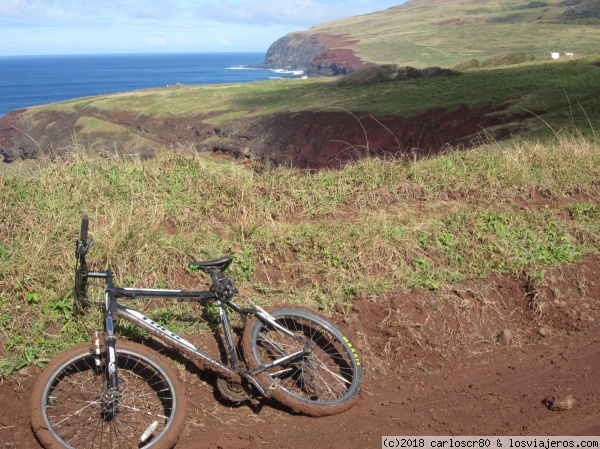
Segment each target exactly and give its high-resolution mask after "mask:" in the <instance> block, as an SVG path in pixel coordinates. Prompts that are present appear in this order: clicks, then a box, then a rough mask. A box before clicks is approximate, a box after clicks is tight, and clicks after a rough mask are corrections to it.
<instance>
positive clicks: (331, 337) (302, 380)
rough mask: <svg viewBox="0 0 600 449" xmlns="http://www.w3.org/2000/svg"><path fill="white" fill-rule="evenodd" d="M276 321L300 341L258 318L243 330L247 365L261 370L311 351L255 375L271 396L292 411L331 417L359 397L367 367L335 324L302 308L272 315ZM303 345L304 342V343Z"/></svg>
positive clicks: (277, 310)
mask: <svg viewBox="0 0 600 449" xmlns="http://www.w3.org/2000/svg"><path fill="white" fill-rule="evenodd" d="M271 315H272V316H273V317H274V318H275V319H276V321H277V323H278V324H279V325H280V326H282V327H284V328H286V329H288V330H289V331H291V332H292V333H293V334H295V335H296V336H298V337H300V340H302V341H298V340H297V339H295V338H293V337H291V336H289V335H288V334H286V333H284V332H283V331H281V330H279V329H276V328H275V327H274V326H272V325H270V324H267V323H263V322H262V321H261V320H259V319H258V318H254V319H253V320H252V321H251V322H250V323H248V325H247V326H246V329H245V330H244V337H243V348H244V355H245V358H246V362H247V363H248V365H249V367H250V368H251V369H257V368H259V367H262V366H266V365H268V364H270V363H272V362H273V361H274V360H277V359H280V358H282V357H285V356H287V355H289V354H293V353H295V352H298V351H302V350H303V349H305V348H306V347H307V346H306V345H308V346H310V347H311V350H310V352H309V353H308V354H306V355H304V356H301V357H300V358H299V359H294V360H291V361H290V362H287V363H284V364H281V365H277V366H273V367H271V368H268V369H267V370H266V371H263V372H261V373H259V374H258V375H257V377H258V379H259V380H260V381H261V382H262V384H263V385H264V386H265V387H266V388H269V389H271V390H272V393H271V395H272V397H273V398H274V399H276V400H277V401H279V402H281V403H282V404H284V405H287V406H288V407H290V408H292V409H293V410H295V411H297V412H300V413H305V414H308V415H312V416H324V415H333V414H336V413H340V412H343V411H344V410H347V409H348V408H350V407H351V406H352V405H353V404H354V402H355V401H356V400H357V399H358V392H359V390H360V386H361V384H362V379H363V369H362V365H361V362H360V358H359V355H358V352H357V351H356V348H355V347H354V346H353V345H352V343H350V340H349V339H348V338H347V337H345V336H344V335H343V334H342V333H341V332H340V331H339V330H338V329H337V328H336V327H335V326H334V325H333V324H332V323H330V322H329V321H327V320H326V319H324V318H322V317H320V316H319V315H317V314H315V313H312V312H309V311H308V310H304V309H299V308H292V307H286V308H280V309H275V310H273V311H272V312H271ZM303 342H304V343H303Z"/></svg>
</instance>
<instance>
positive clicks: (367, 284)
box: [0, 133, 600, 376]
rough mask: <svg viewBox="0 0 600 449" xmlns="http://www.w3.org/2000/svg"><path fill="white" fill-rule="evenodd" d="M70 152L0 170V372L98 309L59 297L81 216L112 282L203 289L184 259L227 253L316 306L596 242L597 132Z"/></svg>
mask: <svg viewBox="0 0 600 449" xmlns="http://www.w3.org/2000/svg"><path fill="white" fill-rule="evenodd" d="M83 154H84V152H83V151H79V152H75V156H73V157H71V158H68V159H64V160H59V161H58V162H57V163H55V164H51V165H42V166H40V167H39V169H38V170H37V171H36V172H35V173H31V174H28V173H17V174H13V175H9V176H4V177H0V231H1V232H0V304H1V305H2V307H1V309H0V310H2V312H1V313H0V330H1V333H0V338H1V344H0V375H3V376H5V375H8V374H9V373H11V372H13V371H14V370H16V369H19V368H20V367H22V366H26V365H34V364H38V365H43V364H45V363H46V362H47V360H48V359H50V358H51V357H52V356H53V355H54V354H56V353H57V352H58V351H60V350H62V349H64V348H66V347H68V346H71V345H72V344H74V343H76V342H79V341H83V340H87V339H88V338H89V334H90V332H91V331H93V330H94V329H95V328H96V323H99V322H100V321H99V319H98V311H97V310H96V309H95V310H93V311H92V312H90V315H91V316H88V320H87V322H88V323H94V324H88V325H87V326H84V325H82V321H81V320H80V319H76V318H75V317H74V315H73V309H72V303H71V296H70V295H71V293H70V291H71V288H72V274H73V273H72V272H73V245H74V240H75V239H76V238H77V233H78V225H79V222H80V217H81V216H82V215H83V214H88V215H89V216H90V234H91V235H92V236H93V238H94V240H95V244H94V246H93V248H92V251H91V253H90V255H89V258H88V260H89V263H90V265H91V266H92V267H93V268H97V269H105V268H108V267H111V268H112V269H113V270H115V272H116V279H117V282H118V283H119V284H120V285H127V286H130V285H137V286H144V287H163V288H164V287H166V288H181V287H184V288H203V287H205V286H206V282H207V281H208V280H207V279H206V278H204V277H202V275H199V274H197V273H191V272H189V271H188V270H187V269H186V267H187V264H188V263H189V262H190V261H193V260H198V259H210V258H215V257H219V256H221V255H223V254H226V253H227V254H232V255H233V256H234V257H235V261H234V264H233V265H232V268H231V276H232V277H233V278H234V279H235V280H236V282H237V284H238V286H239V287H240V290H241V291H242V293H243V295H244V296H249V297H252V298H254V299H255V300H256V301H257V302H258V303H259V304H264V305H270V304H303V305H305V306H307V307H310V308H313V309H321V310H330V309H333V308H335V307H336V305H338V304H339V305H341V307H342V308H343V310H348V307H349V305H351V304H352V301H353V300H354V299H355V297H356V295H357V294H358V293H359V292H368V294H369V295H371V296H373V295H375V296H377V295H386V294H390V293H393V292H395V291H398V290H410V289H413V288H419V289H426V290H438V291H444V290H447V289H449V288H452V286H453V285H456V284H457V283H459V282H461V281H464V280H469V279H481V278H483V277H485V276H489V274H490V273H496V274H498V275H505V276H514V277H520V276H526V277H528V278H530V279H533V280H534V281H535V282H540V283H542V282H543V279H544V275H545V273H546V271H547V270H549V269H551V268H553V267H556V266H559V265H560V264H563V263H568V262H576V261H578V260H579V259H580V258H581V257H582V256H583V255H585V254H586V253H590V252H593V253H598V252H599V250H600V237H599V236H600V232H599V229H598V224H597V223H598V217H599V215H600V212H599V211H600V204H599V199H600V196H599V192H598V189H599V181H598V180H600V146H599V145H598V143H597V142H596V141H594V140H593V139H592V138H583V137H580V136H578V135H577V134H575V135H573V134H569V133H557V135H556V138H555V139H554V140H553V141H552V142H549V143H545V144H541V143H539V142H535V141H522V142H516V141H513V142H512V143H507V144H491V145H487V146H482V147H480V148H478V149H475V150H469V151H452V152H450V153H448V154H445V155H442V156H439V157H432V158H427V159H423V160H417V161H408V160H404V159H397V160H381V159H371V160H364V161H361V162H357V163H355V164H352V165H348V166H347V167H345V168H343V169H341V170H323V171H320V172H316V173H310V172H303V171H299V170H293V169H288V168H278V169H274V170H270V171H268V170H267V171H261V172H257V171H254V170H253V169H252V167H251V166H250V167H249V166H239V165H237V164H235V163H216V162H213V161H210V160H208V159H206V158H203V157H200V156H199V155H198V154H196V153H195V152H193V151H189V150H187V149H185V148H182V149H181V150H180V151H177V152H164V153H160V154H159V156H158V157H157V158H155V159H151V160H140V159H136V158H107V159H94V158H90V157H88V156H85V155H83ZM92 293H93V296H92V297H93V298H94V299H95V300H96V301H101V300H102V298H101V289H94V288H92ZM136 307H140V308H141V309H142V310H145V311H146V313H148V314H150V315H151V316H152V317H153V319H156V320H159V321H160V322H163V323H165V324H169V325H171V326H173V328H174V329H175V330H177V331H182V332H186V333H196V332H201V331H202V329H205V328H206V326H205V325H204V323H205V322H206V321H205V320H206V319H207V318H206V317H205V316H203V315H202V313H201V310H199V309H198V308H197V307H195V306H192V305H190V304H188V303H179V302H176V303H172V304H168V303H166V302H160V301H159V302H154V301H153V302H150V301H147V302H144V301H142V300H139V301H138V302H137V304H136ZM186 317H187V318H186ZM190 317H191V318H190ZM121 331H122V332H126V333H131V332H133V331H132V330H131V329H127V328H123V329H121Z"/></svg>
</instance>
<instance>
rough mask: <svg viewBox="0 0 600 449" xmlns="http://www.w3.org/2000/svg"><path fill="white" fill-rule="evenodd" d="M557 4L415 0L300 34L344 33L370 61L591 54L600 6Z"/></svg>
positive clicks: (431, 62) (599, 29) (425, 62)
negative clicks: (522, 52) (510, 55)
mask: <svg viewBox="0 0 600 449" xmlns="http://www.w3.org/2000/svg"><path fill="white" fill-rule="evenodd" d="M565 3H566V2H559V1H557V0H550V1H543V2H531V1H529V0H483V1H477V2H473V1H471V0H409V1H408V2H406V3H405V4H403V5H400V6H397V7H394V8H390V9H388V10H386V11H381V12H377V13H373V14H369V15H364V16H357V17H352V18H349V19H345V20H339V21H335V22H329V23H325V24H321V25H319V26H316V27H313V28H311V29H310V30H306V31H302V32H300V33H299V34H305V35H313V34H332V35H343V36H344V37H345V38H346V39H347V40H349V41H354V40H355V41H357V43H356V44H354V45H352V46H347V47H346V48H351V49H353V50H354V51H355V52H356V53H357V55H358V56H360V57H361V58H362V59H363V60H364V61H371V62H375V63H379V64H382V63H397V64H401V65H411V66H414V67H427V66H442V67H450V66H452V65H453V64H455V63H457V62H460V61H463V60H467V59H471V58H477V59H485V58H487V57H490V56H492V55H495V54H500V53H505V52H512V51H528V52H531V53H533V54H534V55H535V56H537V57H544V58H548V57H550V52H560V53H561V54H562V55H563V56H564V52H572V53H575V54H591V53H596V52H597V51H598V47H597V42H599V41H600V14H599V12H600V5H599V3H598V1H597V0H584V1H582V2H580V4H579V5H578V6H577V7H576V8H569V7H565V6H561V5H564V4H565Z"/></svg>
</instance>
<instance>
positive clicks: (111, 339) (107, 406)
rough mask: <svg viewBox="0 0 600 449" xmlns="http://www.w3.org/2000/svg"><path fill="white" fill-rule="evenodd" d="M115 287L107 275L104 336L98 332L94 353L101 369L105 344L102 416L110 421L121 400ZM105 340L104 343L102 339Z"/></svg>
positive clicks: (109, 275)
mask: <svg viewBox="0 0 600 449" xmlns="http://www.w3.org/2000/svg"><path fill="white" fill-rule="evenodd" d="M112 285H113V281H112V272H110V271H109V272H107V273H106V287H107V288H106V289H105V293H104V297H105V307H104V335H99V334H98V332H96V334H95V335H94V351H95V359H96V367H97V368H98V369H101V365H102V360H101V353H102V350H101V346H102V344H103V343H104V346H105V351H106V359H105V360H106V365H105V367H104V369H105V370H106V376H107V382H106V390H105V391H104V394H103V395H102V415H103V417H104V419H107V420H110V419H112V418H114V417H115V416H116V414H117V407H118V405H119V398H120V397H121V392H120V391H119V377H118V375H117V338H116V337H115V329H114V318H113V313H114V304H116V296H115V293H114V292H113V291H112V289H111V288H110V287H111V286H112ZM101 338H103V340H104V341H103V342H102V341H100V339H101Z"/></svg>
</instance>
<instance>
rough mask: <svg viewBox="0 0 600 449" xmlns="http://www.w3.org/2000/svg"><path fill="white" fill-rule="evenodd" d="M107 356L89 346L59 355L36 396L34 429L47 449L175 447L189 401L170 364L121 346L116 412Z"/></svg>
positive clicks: (41, 380)
mask: <svg viewBox="0 0 600 449" xmlns="http://www.w3.org/2000/svg"><path fill="white" fill-rule="evenodd" d="M104 358H105V355H104V351H103V354H102V355H101V356H100V360H99V363H98V360H96V357H95V355H94V353H93V351H92V350H91V345H90V344H84V345H80V346H77V347H75V348H73V349H70V350H68V351H65V352H63V353H61V354H59V355H58V357H56V358H55V359H54V360H53V361H52V362H51V363H50V364H49V365H48V366H47V367H46V369H45V370H44V371H43V372H42V373H41V374H40V377H39V378H38V380H37V383H36V385H35V387H34V389H33V392H32V403H31V426H32V429H33V431H34V433H35V434H36V436H37V437H38V439H39V441H40V442H41V443H42V445H43V446H44V447H46V448H47V449H63V448H73V449H80V448H89V449H108V448H110V449H121V448H153V449H168V448H170V447H172V446H173V445H174V444H175V443H176V442H177V440H178V439H179V435H180V433H181V431H182V429H183V426H184V423H185V418H186V409H187V398H186V396H185V394H184V390H183V389H182V387H181V384H180V383H179V381H178V380H177V375H176V374H175V372H174V371H173V368H172V367H171V365H170V363H169V362H168V361H167V360H166V359H165V358H164V357H163V356H161V355H160V354H157V353H153V352H151V351H149V350H148V349H146V347H144V346H142V345H139V344H135V343H131V342H126V341H119V342H118V344H117V360H118V375H119V389H120V392H121V396H120V397H118V403H117V407H116V412H113V411H112V410H113V409H111V410H110V412H108V411H107V406H106V399H105V396H104V394H105V392H106V385H107V378H106V369H105V368H106V363H105V360H104Z"/></svg>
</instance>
